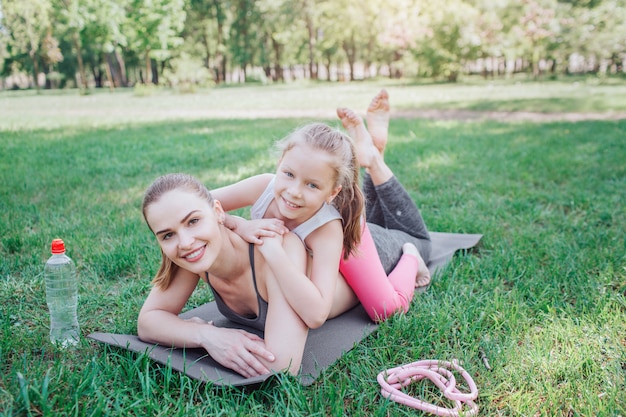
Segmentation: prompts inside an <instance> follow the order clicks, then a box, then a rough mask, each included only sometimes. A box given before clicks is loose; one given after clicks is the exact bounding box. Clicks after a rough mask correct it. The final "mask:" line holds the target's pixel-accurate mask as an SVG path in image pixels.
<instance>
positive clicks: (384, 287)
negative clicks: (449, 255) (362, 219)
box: [339, 223, 426, 322]
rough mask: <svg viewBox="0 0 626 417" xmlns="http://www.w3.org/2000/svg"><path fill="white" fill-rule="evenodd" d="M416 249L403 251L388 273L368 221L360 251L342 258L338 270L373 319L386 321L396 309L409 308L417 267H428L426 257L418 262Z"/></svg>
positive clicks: (364, 228) (404, 309)
mask: <svg viewBox="0 0 626 417" xmlns="http://www.w3.org/2000/svg"><path fill="white" fill-rule="evenodd" d="M413 251H415V252H413V253H411V250H407V253H404V254H402V255H401V256H400V260H399V261H397V265H396V266H395V268H394V269H393V271H392V272H391V273H390V274H389V277H387V274H386V272H385V270H384V268H383V265H382V264H381V263H380V259H379V257H378V253H377V251H376V246H375V244H374V240H373V239H372V235H371V234H370V231H369V228H368V226H367V223H364V226H363V231H362V235H361V244H360V246H359V250H358V253H357V254H356V255H351V256H350V257H349V258H348V259H347V260H344V259H343V258H342V260H341V261H340V263H339V272H341V274H342V275H343V276H344V278H345V280H346V282H347V283H348V285H350V287H351V288H352V290H353V291H354V293H355V294H356V296H357V297H358V298H359V301H360V302H361V304H362V305H363V307H364V308H365V311H366V312H367V314H368V315H369V316H370V318H371V319H372V320H373V321H376V322H379V321H384V320H385V319H387V317H389V316H390V315H392V314H393V313H395V312H399V311H404V312H407V311H408V309H409V305H410V303H411V300H412V299H413V292H414V289H415V279H416V275H417V271H418V268H426V265H425V264H424V263H423V261H422V264H421V265H420V264H419V254H417V253H416V250H415V248H413Z"/></svg>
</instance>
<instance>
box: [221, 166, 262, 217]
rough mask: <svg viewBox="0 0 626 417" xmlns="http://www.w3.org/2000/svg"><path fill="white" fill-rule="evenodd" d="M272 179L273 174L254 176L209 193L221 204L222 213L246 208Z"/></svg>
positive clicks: (256, 198)
mask: <svg viewBox="0 0 626 417" xmlns="http://www.w3.org/2000/svg"><path fill="white" fill-rule="evenodd" d="M273 177H274V174H260V175H255V176H253V177H250V178H246V179H243V180H241V181H239V182H236V183H234V184H230V185H226V186H224V187H220V188H216V189H214V190H212V191H211V195H212V196H213V198H214V199H216V200H219V201H220V203H222V207H223V208H224V211H231V210H237V209H240V208H242V207H248V206H251V205H253V204H254V203H255V202H256V201H257V200H258V198H259V197H260V196H261V194H263V191H264V190H265V188H267V184H269V183H270V181H271V180H272V178H273Z"/></svg>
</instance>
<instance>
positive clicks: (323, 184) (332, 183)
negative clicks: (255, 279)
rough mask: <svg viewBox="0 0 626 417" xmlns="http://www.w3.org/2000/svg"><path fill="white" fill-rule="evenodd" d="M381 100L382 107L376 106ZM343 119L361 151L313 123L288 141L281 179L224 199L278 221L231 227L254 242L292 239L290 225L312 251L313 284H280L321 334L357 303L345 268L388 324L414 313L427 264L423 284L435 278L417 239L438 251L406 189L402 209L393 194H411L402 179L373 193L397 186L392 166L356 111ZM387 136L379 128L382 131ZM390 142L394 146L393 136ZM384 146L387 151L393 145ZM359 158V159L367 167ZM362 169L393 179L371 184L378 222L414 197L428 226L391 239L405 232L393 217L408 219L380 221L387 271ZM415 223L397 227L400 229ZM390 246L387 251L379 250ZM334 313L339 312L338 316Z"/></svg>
mask: <svg viewBox="0 0 626 417" xmlns="http://www.w3.org/2000/svg"><path fill="white" fill-rule="evenodd" d="M379 96H380V94H379ZM380 101H381V100H377V99H375V102H376V103H378V102H380ZM373 103H374V101H373ZM387 103H388V102H387ZM377 106H378V107H380V106H379V105H378V104H377ZM370 107H372V105H370ZM374 111H376V112H378V114H376V118H378V119H381V120H382V119H384V112H383V111H381V110H380V109H378V108H372V111H371V113H372V114H374ZM387 113H388V108H387ZM338 114H339V111H338ZM339 115H340V117H341V118H342V122H343V123H344V126H345V127H346V128H349V130H352V133H353V135H354V136H356V135H357V134H358V135H359V136H358V137H356V139H357V145H358V146H357V150H356V151H355V149H354V146H353V144H352V141H351V140H350V138H349V137H346V136H345V135H344V134H343V133H341V132H339V131H337V130H334V129H331V128H330V127H328V126H326V125H324V124H320V123H315V124H311V125H307V126H304V127H303V128H301V129H298V130H296V131H295V132H294V133H292V134H291V135H289V136H288V137H287V138H286V139H284V140H283V141H282V142H280V146H281V149H282V156H281V158H280V161H279V166H278V170H277V173H276V174H275V175H271V174H264V175H259V176H255V177H251V178H248V179H245V180H242V181H240V182H238V183H236V184H233V185H231V186H227V187H223V188H220V189H217V190H215V191H214V194H215V195H216V197H217V198H218V199H219V200H220V201H222V204H223V207H224V209H225V210H226V211H230V210H234V209H237V208H241V207H245V206H252V208H251V217H252V218H253V219H275V220H265V221H263V222H258V221H257V222H245V221H241V220H236V221H233V222H232V223H231V224H230V225H229V227H232V228H233V229H234V230H235V231H236V232H237V233H239V234H240V235H241V236H244V238H246V240H249V241H251V242H254V243H262V241H263V238H264V237H266V236H272V235H273V234H274V233H283V232H284V229H283V227H286V229H287V230H292V231H293V232H294V233H295V234H296V235H298V236H299V237H300V238H301V239H302V241H303V242H304V243H305V246H306V248H307V250H308V251H309V253H310V254H311V255H312V259H311V261H310V262H309V265H310V268H309V270H308V271H307V275H308V277H310V280H309V279H307V277H306V276H302V275H301V274H300V275H297V276H294V275H292V277H291V279H289V280H288V281H280V282H279V285H281V288H282V289H283V291H284V294H285V297H286V298H287V300H288V301H289V303H290V304H291V306H292V307H293V308H294V310H295V311H296V312H297V313H298V314H299V315H300V317H301V318H302V319H303V320H304V322H305V323H306V324H307V325H308V326H309V327H312V328H313V327H317V326H319V325H321V324H322V323H323V322H324V321H325V320H326V319H327V318H328V317H333V316H334V315H336V314H337V313H338V312H340V311H342V310H345V309H347V308H348V307H349V306H351V305H352V304H354V299H353V298H352V297H351V294H350V292H349V291H347V289H346V287H345V283H344V281H343V279H339V280H338V279H337V274H336V271H337V269H338V268H339V270H340V272H341V273H342V275H343V277H345V281H347V282H348V284H349V286H350V287H351V289H352V290H354V292H355V294H356V295H357V297H358V299H359V301H360V302H361V303H362V304H363V306H364V307H365V310H366V311H367V313H368V314H369V316H370V317H371V318H372V320H375V321H379V320H384V319H386V318H387V317H388V316H389V315H391V314H393V313H394V312H396V311H399V310H401V311H407V310H408V307H409V303H410V301H411V299H412V297H413V291H414V288H415V285H416V274H417V272H418V266H419V269H420V270H421V271H422V272H421V273H422V275H423V276H422V277H421V281H420V282H422V281H424V280H425V278H424V277H425V276H426V275H427V274H428V273H427V269H426V266H425V263H424V261H423V260H421V258H420V254H419V252H418V251H417V249H416V247H415V245H414V244H412V243H407V242H410V240H414V241H416V242H417V243H419V244H420V246H423V250H424V251H425V252H426V253H428V249H429V245H428V244H429V237H428V232H427V231H426V227H425V226H424V224H423V220H422V218H421V215H419V211H418V210H417V207H415V204H414V203H412V200H411V199H410V197H409V196H408V194H406V191H404V190H402V191H404V195H403V196H401V200H398V201H396V198H397V196H396V195H394V194H393V193H395V192H397V188H398V187H399V188H400V189H401V188H402V187H401V186H400V184H399V183H398V182H397V181H395V182H393V181H392V182H393V184H392V186H391V187H389V188H390V189H391V193H385V192H381V193H380V196H378V195H377V194H376V192H375V188H374V187H373V185H378V186H383V182H384V183H387V182H388V181H391V180H392V179H393V180H395V178H392V177H388V178H385V177H384V176H383V172H384V171H383V169H382V166H385V167H386V165H385V164H384V159H383V158H382V152H381V151H378V150H377V149H376V148H375V146H374V143H373V141H372V139H371V138H369V134H368V133H367V130H366V129H365V128H364V126H363V123H362V121H360V119H359V118H358V117H356V115H354V114H353V113H351V112H350V111H348V110H347V109H343V110H341V114H339ZM374 119H375V118H374V117H373V119H372V120H374ZM359 121H360V125H359V123H358V122H359ZM380 124H381V123H378V125H380ZM382 128H383V126H378V130H382ZM385 130H386V128H385ZM368 138H369V139H368ZM384 140H385V142H386V137H385V139H384ZM378 143H381V140H378ZM382 147H383V150H384V144H383V145H382ZM356 154H358V155H359V158H358V160H357V158H356V156H355V155H356ZM359 165H360V166H363V167H366V168H367V169H368V170H370V171H373V173H374V174H373V175H372V176H371V178H372V180H373V179H374V178H375V179H376V180H375V181H376V182H378V181H379V180H381V181H382V180H383V179H384V181H383V182H380V183H378V184H377V183H376V182H375V183H373V184H370V182H371V180H369V179H368V183H367V185H368V191H370V192H369V195H368V196H367V198H368V200H370V203H369V206H370V207H374V214H381V213H380V208H381V207H384V208H388V207H390V206H395V205H396V204H397V203H399V202H401V203H402V207H403V208H404V205H405V204H406V203H407V201H405V198H408V200H409V201H411V203H412V205H413V208H414V210H412V211H411V212H410V213H408V214H409V215H411V216H414V217H416V219H411V220H414V221H413V222H412V224H411V226H414V225H418V226H419V227H418V230H417V234H418V236H417V237H416V236H412V235H408V234H407V235H406V236H402V234H405V231H406V228H402V229H400V230H398V232H400V233H401V234H400V233H392V234H389V235H388V236H387V233H385V228H386V227H393V228H398V226H399V225H398V224H395V223H394V222H392V221H390V219H388V217H394V216H395V217H398V214H397V213H396V211H393V210H392V211H391V212H390V213H386V211H388V210H385V216H386V217H385V216H382V215H377V216H375V219H376V220H377V221H378V222H379V225H378V226H376V225H375V226H376V234H377V235H378V236H379V239H381V240H380V242H382V243H381V244H382V245H383V248H384V249H385V252H384V259H385V261H386V264H385V265H384V266H383V264H381V262H380V259H379V257H378V254H377V248H376V246H375V244H374V241H373V240H372V235H371V234H370V232H369V227H371V225H370V226H368V224H366V223H364V222H362V221H361V220H362V210H363V203H362V200H361V199H362V197H361V191H360V189H359V187H358V175H359ZM389 172H390V170H389ZM385 175H386V173H385ZM390 184H391V183H390ZM383 188H385V187H384V186H383ZM387 200H389V201H387ZM403 215H405V214H404V213H402V215H400V217H402V216H403ZM368 220H369V219H368ZM405 220H406V219H405V218H402V219H396V222H397V221H405ZM400 227H403V226H402V225H400ZM361 231H362V234H361V237H360V238H359V234H360V233H359V232H361ZM413 234H415V232H413ZM398 237H401V238H404V239H405V240H404V242H402V243H401V244H400V245H397V241H396V238H398ZM381 244H379V245H378V246H379V250H381V248H380V245H381ZM341 254H343V256H341ZM284 259H285V265H289V260H288V257H285V258H284ZM340 260H341V265H340ZM420 261H421V265H419V264H420ZM394 266H395V269H393V271H392V272H391V273H390V275H389V277H387V272H388V271H389V270H391V269H392V268H394ZM386 267H388V269H387V271H386V270H385V268H386ZM424 271H426V272H424ZM426 283H427V282H426ZM333 306H334V307H337V308H338V310H333V309H332V308H331V307H333Z"/></svg>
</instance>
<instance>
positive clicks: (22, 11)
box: [2, 0, 51, 90]
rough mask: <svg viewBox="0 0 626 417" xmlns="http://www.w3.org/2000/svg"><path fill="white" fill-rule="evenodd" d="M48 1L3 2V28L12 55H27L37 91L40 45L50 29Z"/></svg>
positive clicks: (21, 0)
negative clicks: (7, 35)
mask: <svg viewBox="0 0 626 417" xmlns="http://www.w3.org/2000/svg"><path fill="white" fill-rule="evenodd" d="M50 10H51V5H50V1H49V0H4V2H3V8H2V12H3V13H4V26H5V27H6V29H7V30H8V32H9V34H10V35H9V40H8V45H9V46H10V47H11V49H12V54H13V55H17V54H20V53H24V54H28V56H29V57H30V60H31V63H32V68H33V79H34V83H35V88H36V89H37V90H39V82H38V77H39V59H40V56H39V55H40V53H41V45H42V43H43V42H44V39H45V38H46V36H47V35H48V29H49V27H50Z"/></svg>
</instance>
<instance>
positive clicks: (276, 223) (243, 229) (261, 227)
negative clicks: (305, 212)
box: [232, 218, 289, 245]
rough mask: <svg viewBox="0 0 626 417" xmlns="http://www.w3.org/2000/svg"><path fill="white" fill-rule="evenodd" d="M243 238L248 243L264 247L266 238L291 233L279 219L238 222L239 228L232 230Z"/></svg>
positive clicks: (243, 220)
mask: <svg viewBox="0 0 626 417" xmlns="http://www.w3.org/2000/svg"><path fill="white" fill-rule="evenodd" d="M232 230H233V231H234V232H235V233H237V234H238V235H239V236H241V237H242V238H243V239H244V240H245V241H246V242H248V243H254V244H255V245H262V244H263V239H262V238H266V237H276V236H282V235H284V234H285V233H289V229H287V228H286V227H285V224H284V223H283V222H282V220H278V219H257V220H245V219H241V218H240V220H238V221H237V226H236V227H235V228H234V229H232Z"/></svg>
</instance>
